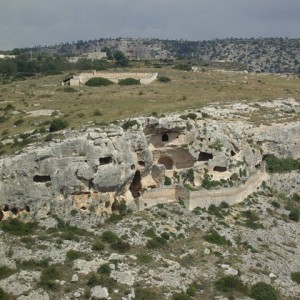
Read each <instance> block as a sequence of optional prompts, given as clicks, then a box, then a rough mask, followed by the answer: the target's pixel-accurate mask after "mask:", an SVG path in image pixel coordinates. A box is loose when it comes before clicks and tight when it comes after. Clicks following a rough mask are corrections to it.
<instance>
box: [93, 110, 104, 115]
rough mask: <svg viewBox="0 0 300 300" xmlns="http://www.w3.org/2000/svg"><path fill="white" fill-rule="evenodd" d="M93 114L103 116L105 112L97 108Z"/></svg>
mask: <svg viewBox="0 0 300 300" xmlns="http://www.w3.org/2000/svg"><path fill="white" fill-rule="evenodd" d="M93 115H94V116H102V115H103V113H102V111H101V110H100V109H95V110H94V112H93Z"/></svg>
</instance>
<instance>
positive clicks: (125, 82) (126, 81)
mask: <svg viewBox="0 0 300 300" xmlns="http://www.w3.org/2000/svg"><path fill="white" fill-rule="evenodd" d="M118 83H119V85H138V84H141V82H140V80H138V79H134V78H126V79H120V80H119V82H118Z"/></svg>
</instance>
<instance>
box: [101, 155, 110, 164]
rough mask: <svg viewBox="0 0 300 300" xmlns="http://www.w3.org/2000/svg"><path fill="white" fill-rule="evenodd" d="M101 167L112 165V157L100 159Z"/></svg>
mask: <svg viewBox="0 0 300 300" xmlns="http://www.w3.org/2000/svg"><path fill="white" fill-rule="evenodd" d="M99 162H100V165H108V164H111V163H112V158H111V157H110V156H107V157H101V158H99Z"/></svg>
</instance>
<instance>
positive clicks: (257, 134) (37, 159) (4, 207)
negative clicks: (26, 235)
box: [0, 112, 300, 218]
mask: <svg viewBox="0 0 300 300" xmlns="http://www.w3.org/2000/svg"><path fill="white" fill-rule="evenodd" d="M136 124H137V125H134V126H133V127H132V128H129V129H128V130H123V129H122V127H119V126H116V125H113V124H111V125H109V126H108V127H106V128H102V129H101V128H90V129H87V130H85V131H81V132H79V131H66V132H65V133H64V134H65V139H63V140H55V141H54V142H50V143H48V144H46V145H44V146H43V147H38V148H36V147H33V146H31V147H28V148H26V149H24V150H23V152H22V153H21V154H19V155H15V156H11V157H4V158H1V159H0V177H1V181H0V205H1V213H2V215H1V216H2V218H5V217H6V216H7V214H12V215H18V214H22V213H24V214H26V213H28V212H32V213H34V214H42V213H43V214H44V215H45V214H49V213H51V212H52V210H54V211H55V212H56V213H57V211H59V210H64V211H71V210H74V209H75V210H84V211H86V210H90V211H95V212H96V213H97V214H106V213H110V212H111V211H112V210H114V209H115V208H116V207H118V203H120V202H121V201H125V202H127V203H131V202H133V201H134V200H135V199H139V198H143V194H144V193H145V192H147V191H150V190H151V191H152V193H151V197H152V198H151V199H154V198H155V197H156V196H155V189H157V197H159V193H161V191H162V188H163V186H164V184H167V185H171V186H173V187H174V189H175V190H176V192H170V191H168V192H167V193H166V194H168V195H175V197H177V196H178V195H177V194H178V193H179V194H180V193H183V192H182V190H180V189H176V188H175V187H176V185H179V186H181V187H183V186H184V187H185V188H187V187H188V186H189V187H192V188H193V189H201V185H202V186H203V184H205V183H206V184H207V183H211V182H216V181H218V185H216V186H217V188H226V187H232V186H238V185H239V184H240V183H242V182H245V181H246V180H247V179H249V178H250V177H251V176H255V174H256V172H257V171H258V170H260V171H262V172H264V163H263V158H264V156H265V155H271V154H272V155H275V156H278V157H293V158H294V159H299V156H300V151H299V150H300V124H299V123H296V122H295V123H290V124H281V125H273V126H260V127H255V126H253V125H250V124H248V123H245V122H242V121H231V122H230V121H217V120H211V119H206V118H205V119H204V118H202V114H201V113H200V112H198V113H195V114H194V116H193V118H190V117H189V115H188V114H187V115H186V116H184V115H181V116H179V115H172V116H167V117H163V118H155V117H144V118H137V119H136ZM167 178H169V179H168V180H169V182H168V180H167ZM166 180H167V181H166ZM205 180H206V181H205ZM153 191H154V192H153ZM176 193H177V194H176ZM146 194H147V193H145V195H146ZM148 195H150V194H149V193H148ZM176 195H177V196H176ZM177 198H178V197H177ZM146 200H147V199H146ZM146 200H145V199H144V203H145V201H146ZM150 206H151V205H150Z"/></svg>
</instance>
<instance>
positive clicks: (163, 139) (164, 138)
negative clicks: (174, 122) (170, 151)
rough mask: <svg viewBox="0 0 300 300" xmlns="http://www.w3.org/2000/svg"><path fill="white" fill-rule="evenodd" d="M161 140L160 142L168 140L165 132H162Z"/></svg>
mask: <svg viewBox="0 0 300 300" xmlns="http://www.w3.org/2000/svg"><path fill="white" fill-rule="evenodd" d="M161 141H162V142H168V141H169V136H168V135H167V134H166V133H164V134H163V135H162V137H161Z"/></svg>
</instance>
